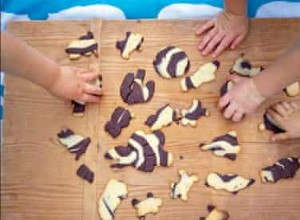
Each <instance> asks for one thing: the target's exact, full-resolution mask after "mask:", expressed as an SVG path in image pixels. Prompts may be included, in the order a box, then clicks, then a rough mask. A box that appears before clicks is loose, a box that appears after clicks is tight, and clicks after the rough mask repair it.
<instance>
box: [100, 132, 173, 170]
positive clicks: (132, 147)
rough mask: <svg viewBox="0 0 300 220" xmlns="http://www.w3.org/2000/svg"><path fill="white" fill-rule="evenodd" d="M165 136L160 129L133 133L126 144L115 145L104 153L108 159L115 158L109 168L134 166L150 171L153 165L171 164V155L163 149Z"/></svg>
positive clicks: (165, 165)
mask: <svg viewBox="0 0 300 220" xmlns="http://www.w3.org/2000/svg"><path fill="white" fill-rule="evenodd" d="M164 144H165V136H164V134H163V133H162V132H161V131H154V132H153V133H151V134H145V133H144V132H143V131H136V132H135V133H133V134H132V135H131V137H130V139H129V141H128V146H126V147H123V146H117V147H114V148H112V149H111V150H109V151H108V152H107V153H106V154H105V158H106V159H108V160H117V163H115V164H112V165H111V168H118V169H120V168H123V167H125V166H134V167H135V168H136V169H138V170H140V171H144V172H152V171H153V170H154V168H155V166H164V167H167V166H171V165H172V163H173V156H172V154H171V153H169V152H167V151H165V150H164V149H163V145H164Z"/></svg>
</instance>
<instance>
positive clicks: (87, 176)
mask: <svg viewBox="0 0 300 220" xmlns="http://www.w3.org/2000/svg"><path fill="white" fill-rule="evenodd" d="M77 175H78V176H79V177H81V178H82V179H84V180H86V181H88V182H89V183H92V182H93V181H94V172H93V171H91V170H90V168H88V166H86V165H84V164H82V165H81V166H80V167H79V168H78V170H77Z"/></svg>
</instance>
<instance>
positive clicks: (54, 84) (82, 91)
mask: <svg viewBox="0 0 300 220" xmlns="http://www.w3.org/2000/svg"><path fill="white" fill-rule="evenodd" d="M0 68H1V70H2V71H4V72H5V73H9V74H12V75H16V76H19V77H22V78H25V79H27V80H30V81H31V82H33V83H36V84H38V85H40V86H41V87H43V88H45V89H46V90H48V91H49V92H50V93H51V94H53V95H55V96H58V97H60V98H64V99H76V100H80V101H85V102H97V101H98V100H99V98H98V97H96V96H94V95H100V89H99V88H98V87H97V86H92V85H90V84H88V83H87V81H89V80H93V79H95V78H96V77H97V74H95V73H90V72H87V71H84V70H82V69H79V68H76V67H67V66H66V67H60V66H59V65H58V64H57V63H55V62H54V61H52V60H51V59H49V58H48V57H46V56H44V55H42V54H41V53H39V52H38V51H37V50H35V49H33V48H32V47H30V46H29V45H27V44H25V43H24V42H22V41H20V40H18V39H16V38H14V37H12V36H10V35H9V34H7V33H5V32H1V66H0Z"/></svg>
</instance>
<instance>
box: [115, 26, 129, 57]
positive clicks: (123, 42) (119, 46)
mask: <svg viewBox="0 0 300 220" xmlns="http://www.w3.org/2000/svg"><path fill="white" fill-rule="evenodd" d="M130 35H131V32H129V31H128V32H126V37H125V39H124V40H120V41H117V43H116V48H117V49H119V50H120V51H121V53H123V51H124V49H125V47H126V44H127V42H128V38H129V36H130Z"/></svg>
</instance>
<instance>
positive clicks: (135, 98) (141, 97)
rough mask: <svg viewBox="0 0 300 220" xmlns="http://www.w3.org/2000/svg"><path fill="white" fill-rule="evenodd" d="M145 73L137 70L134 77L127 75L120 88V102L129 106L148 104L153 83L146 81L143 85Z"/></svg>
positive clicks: (152, 91)
mask: <svg viewBox="0 0 300 220" xmlns="http://www.w3.org/2000/svg"><path fill="white" fill-rule="evenodd" d="M145 75H146V72H145V70H143V69H138V71H137V74H136V76H134V74H133V73H128V74H127V75H126V76H125V78H124V80H123V82H122V84H121V88H120V95H121V98H122V100H123V101H124V102H125V103H127V104H129V105H133V104H137V103H144V102H149V101H150V100H151V99H152V97H153V95H154V90H155V84H154V81H148V82H147V83H146V84H144V78H145Z"/></svg>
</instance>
